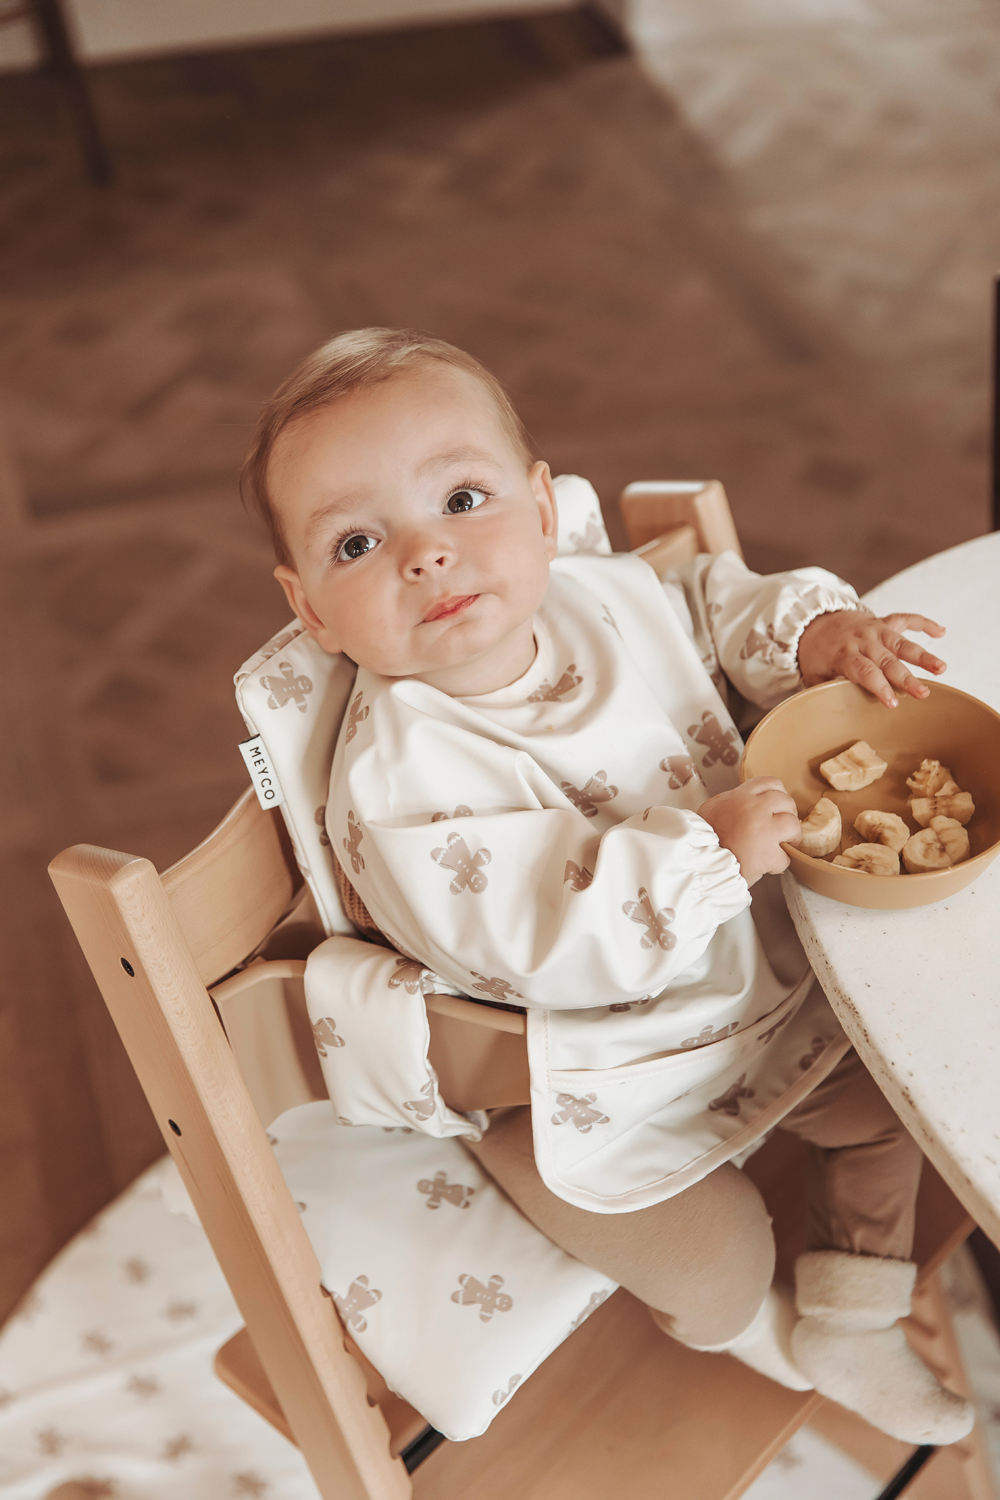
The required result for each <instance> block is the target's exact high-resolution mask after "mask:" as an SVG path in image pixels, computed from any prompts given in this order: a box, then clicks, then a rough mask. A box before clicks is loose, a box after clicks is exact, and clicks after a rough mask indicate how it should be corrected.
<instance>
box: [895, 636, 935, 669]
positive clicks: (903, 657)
mask: <svg viewBox="0 0 1000 1500" xmlns="http://www.w3.org/2000/svg"><path fill="white" fill-rule="evenodd" d="M893 649H894V650H895V652H896V655H897V656H898V657H899V659H900V661H908V662H911V663H912V664H913V666H915V667H923V669H924V671H925V672H937V673H941V672H943V671H945V669H946V667H947V665H948V663H947V662H944V661H942V660H941V658H940V656H932V655H931V653H930V652H929V651H925V650H924V648H923V646H918V645H917V643H916V641H908V640H906V639H905V638H904V639H903V640H901V641H899V642H898V644H897V645H896V646H895V647H894V648H893Z"/></svg>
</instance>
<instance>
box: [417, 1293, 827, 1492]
mask: <svg viewBox="0 0 1000 1500" xmlns="http://www.w3.org/2000/svg"><path fill="white" fill-rule="evenodd" d="M820 1400H821V1398H820V1397H818V1396H813V1395H811V1394H808V1393H807V1394H805V1395H801V1394H799V1393H798V1392H795V1391H788V1390H785V1388H784V1387H783V1386H779V1385H776V1384H775V1383H774V1381H771V1380H767V1379H765V1377H764V1376H762V1375H757V1374H756V1373H755V1372H754V1371H752V1370H749V1369H747V1367H746V1366H745V1365H741V1364H738V1363H737V1362H736V1361H735V1360H732V1359H730V1358H729V1357H728V1356H722V1357H720V1356H719V1355H712V1354H699V1353H697V1352H695V1351H694V1350H692V1349H686V1348H684V1346H683V1345H681V1344H678V1343H675V1342H674V1341H673V1340H672V1339H669V1338H667V1337H666V1335H664V1334H663V1333H661V1332H660V1331H659V1330H658V1329H657V1328H656V1327H655V1325H654V1324H653V1321H652V1319H651V1318H650V1317H649V1314H648V1313H647V1311H646V1309H645V1308H644V1307H643V1305H642V1303H640V1302H637V1301H636V1300H635V1298H634V1297H631V1296H629V1294H628V1293H627V1292H623V1291H619V1292H616V1293H615V1295H614V1296H613V1297H611V1298H610V1299H609V1300H608V1301H607V1302H606V1303H605V1304H604V1306H603V1307H599V1308H598V1309H597V1311H596V1312H595V1313H594V1314H593V1315H592V1316H591V1317H590V1318H589V1319H588V1320H587V1322H586V1323H584V1324H583V1326H582V1328H579V1329H578V1330H577V1332H576V1333H574V1334H573V1335H572V1337H571V1338H569V1339H567V1340H566V1342H565V1343H563V1344H561V1345H560V1346H559V1348H558V1349H556V1350H555V1352H554V1353H552V1354H550V1355H549V1357H548V1359H547V1360H546V1361H545V1363H544V1364H543V1365H542V1366H541V1368H540V1369H538V1370H536V1371H535V1373H534V1374H533V1375H532V1376H531V1379H530V1380H529V1381H527V1382H526V1383H525V1385H524V1386H523V1387H522V1388H521V1389H519V1390H516V1391H515V1393H514V1395H513V1397H512V1398H511V1399H510V1401H509V1402H508V1403H507V1405H506V1406H505V1407H504V1408H503V1409H502V1410H501V1411H500V1412H499V1413H498V1415H497V1416H496V1417H495V1418H494V1420H493V1423H492V1425H491V1427H490V1428H489V1429H488V1430H487V1431H486V1432H485V1433H484V1434H483V1436H482V1437H478V1438H473V1439H471V1440H470V1441H469V1442H466V1443H445V1444H444V1445H443V1446H442V1447H440V1448H439V1449H438V1450H437V1451H436V1452H435V1453H433V1454H432V1455H431V1456H430V1458H428V1459H427V1461H426V1462H425V1463H424V1464H422V1465H421V1467H420V1468H419V1469H417V1471H416V1473H415V1474H414V1475H413V1492H414V1496H415V1500H471V1497H473V1496H474V1497H475V1500H581V1497H586V1500H618V1497H622V1500H668V1497H670V1500H673V1497H676V1500H735V1497H736V1496H738V1495H741V1494H742V1493H743V1491H744V1489H746V1488H747V1486H748V1485H749V1484H751V1483H752V1481H753V1480H754V1479H755V1478H756V1476H757V1475H758V1474H759V1473H760V1472H761V1471H762V1470H763V1469H764V1468H765V1467H766V1466H767V1464H768V1463H770V1461H771V1459H772V1458H773V1457H774V1455H775V1454H776V1453H778V1452H780V1450H781V1449H782V1448H783V1447H784V1445H785V1444H786V1443H787V1442H788V1440H789V1438H790V1437H791V1436H792V1434H793V1433H794V1432H795V1431H796V1430H797V1428H798V1427H800V1426H801V1425H802V1423H803V1422H804V1421H805V1420H806V1419H807V1418H808V1416H809V1414H810V1413H811V1411H812V1410H814V1409H815V1407H816V1406H818V1404H819V1402H820Z"/></svg>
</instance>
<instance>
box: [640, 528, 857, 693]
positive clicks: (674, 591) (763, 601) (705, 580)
mask: <svg viewBox="0 0 1000 1500" xmlns="http://www.w3.org/2000/svg"><path fill="white" fill-rule="evenodd" d="M661 581H662V583H663V587H664V590H665V592H666V594H667V597H668V598H669V599H670V602H671V603H672V604H673V606H674V608H675V609H676V610H677V613H678V615H679V616H680V618H681V620H682V623H684V624H685V625H686V626H687V627H688V629H689V632H690V634H691V636H692V638H693V639H694V642H695V645H696V646H697V648H698V651H699V653H700V655H701V658H702V661H703V663H704V666H705V669H706V671H707V672H708V674H709V676H710V677H711V678H712V680H713V682H714V683H715V685H716V687H717V688H719V689H720V691H722V690H723V688H724V686H725V683H724V680H723V679H726V680H728V682H729V683H731V684H732V686H733V687H734V688H735V689H736V691H737V692H738V693H739V694H740V696H741V697H742V698H744V699H746V700H747V702H749V703H752V704H755V705H756V706H757V707H758V708H762V709H764V710H765V711H766V710H767V709H771V708H774V706H775V704H777V703H780V702H781V701H782V699H784V698H787V697H789V696H790V695H791V694H792V693H796V692H798V691H799V689H800V688H801V687H802V685H803V684H802V675H801V673H800V672H799V664H798V649H799V641H800V640H801V638H802V632H803V631H804V630H805V628H806V626H807V625H808V624H810V623H811V621H813V620H815V619H816V618H817V617H818V616H819V615H824V614H830V613H832V612H834V611H837V610H843V609H864V605H862V604H861V602H860V600H859V599H858V596H857V594H856V593H855V591H854V590H853V589H852V588H851V586H850V584H847V583H844V582H843V580H842V579H840V578H837V577H836V575H835V574H833V573H828V572H827V571H826V569H825V568H795V569H793V570H792V571H790V572H788V573H771V574H768V575H766V576H762V575H761V574H760V573H753V572H751V571H750V569H749V568H748V567H747V566H746V564H745V563H744V562H743V561H742V559H741V558H739V557H737V555H736V553H735V552H721V553H719V554H717V555H709V554H705V553H703V554H702V555H700V556H699V557H696V558H695V559H694V561H693V562H690V563H687V564H686V565H685V566H684V567H683V568H678V569H676V570H674V571H673V572H670V573H667V574H665V575H664V576H663V578H662V580H661Z"/></svg>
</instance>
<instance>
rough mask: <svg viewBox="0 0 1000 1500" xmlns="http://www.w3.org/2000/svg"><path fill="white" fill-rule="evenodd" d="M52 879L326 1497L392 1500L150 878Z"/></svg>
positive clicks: (105, 867) (251, 1125)
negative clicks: (174, 1126)
mask: <svg viewBox="0 0 1000 1500" xmlns="http://www.w3.org/2000/svg"><path fill="white" fill-rule="evenodd" d="M49 868H50V873H51V875H52V879H53V882H54V884H55V886H56V889H57V891H58V893H59V896H60V898H61V900H62V903H63V906H64V907H65V909H66V913H67V915H68V917H69V919H70V922H71V924H72V926H73V929H74V931H75V932H76V935H77V938H78V940H79V942H80V946H81V947H82V948H83V951H84V954H85V956H86V958H87V961H88V963H89V964H90V967H91V970H92V972H93V974H94V976H95V978H96V980H97V982H98V985H99V986H100V989H101V992H102V994H103V996H104V1000H105V1003H106V1004H107V1006H108V1009H109V1011H110V1012H111V1015H112V1018H113V1020H114V1022H115V1025H116V1026H117V1028H118V1031H119V1034H120V1035H121V1038H122V1041H123V1042H124V1044H125V1047H126V1050H127V1051H128V1054H129V1057H130V1059H131V1061H132V1065H133V1067H134V1068H135V1070H136V1073H137V1074H138V1076H139V1081H140V1083H141V1084H142V1086H143V1089H144V1090H145V1093H146V1097H147V1099H148V1100H149V1103H150V1106H151V1108H152V1110H153V1113H154V1116H155V1117H156V1121H157V1123H158V1125H159V1126H160V1129H161V1131H162V1132H163V1138H164V1141H165V1142H166V1144H167V1146H168V1147H169V1149H170V1152H171V1155H172V1156H173V1158H174V1161H175V1162H176V1163H177V1166H178V1168H179V1170H180V1173H181V1177H182V1178H183V1180H184V1183H185V1186H186V1187H187V1189H188V1192H189V1193H190V1194H191V1198H192V1200H193V1202H194V1206H195V1209H196V1211H197V1213H198V1216H199V1218H200V1220H201V1223H202V1225H203V1227H204V1229H205V1232H206V1234H207V1235H208V1238H209V1241H210V1242H211V1245H212V1248H213V1250H214V1251H215V1254H216V1256H217V1258H218V1260H219V1264H220V1265H221V1267H222V1270H223V1272H224V1274H225V1277H226V1280H227V1281H228V1283H229V1286H230V1288H231V1290H232V1292H233V1296H234V1297H235V1299H236V1303H237V1305H238V1306H239V1308H240V1311H241V1312H242V1314H243V1318H244V1320H245V1322H246V1324H247V1326H248V1328H249V1329H250V1331H251V1335H252V1337H253V1341H254V1345H255V1347H256V1348H257V1350H258V1351H259V1353H260V1357H261V1359H262V1361H263V1363H264V1364H265V1366H266V1368H267V1371H268V1376H269V1378H270V1381H271V1383H272V1385H273V1386H274V1389H275V1391H276V1393H277V1396H278V1399H279V1401H280V1403H281V1406H282V1408H283V1410H284V1411H285V1414H286V1416H287V1418H288V1422H289V1425H290V1427H291V1429H292V1431H293V1432H294V1434H295V1438H296V1441H297V1442H298V1445H299V1446H300V1448H301V1449H302V1452H303V1454H304V1455H305V1458H306V1460H307V1462H308V1464H309V1468H310V1470H311V1472H312V1475H313V1478H314V1479H315V1482H316V1485H317V1487H318V1489H319V1491H320V1494H321V1495H322V1496H323V1500H405V1497H407V1496H408V1495H409V1493H410V1487H409V1481H408V1479H407V1475H406V1472H405V1470H404V1469H403V1466H402V1465H401V1464H400V1463H399V1462H398V1461H397V1460H395V1459H393V1458H392V1457H391V1456H390V1454H389V1449H388V1443H389V1434H388V1430H387V1428H386V1425H385V1422H384V1421H383V1419H382V1417H381V1415H380V1413H379V1412H378V1410H377V1409H376V1408H374V1407H371V1406H369V1404H368V1401H367V1399H366V1392H365V1382H364V1379H363V1376H362V1374H361V1372H360V1370H359V1368H358V1366H357V1364H356V1363H355V1362H354V1360H352V1359H351V1358H350V1356H349V1355H348V1354H347V1353H346V1351H345V1350H344V1347H343V1334H342V1330H341V1325H340V1323H339V1320H338V1318H337V1316H336V1312H335V1310H334V1307H333V1304H332V1302H331V1300H330V1299H329V1298H327V1297H325V1296H324V1295H323V1293H322V1291H321V1288H320V1270H319V1263H318V1261H317V1259H316V1254H315V1251H314V1250H313V1248H312V1246H311V1244H310V1243H309V1239H308V1236H307V1235H306V1232H305V1229H304V1228H303V1225H302V1222H301V1220H300V1218H299V1215H298V1213H297V1212H296V1210H295V1206H294V1204H293V1203H292V1200H291V1195H290V1194H289V1191H288V1187H287V1185H286V1184H285V1181H284V1178H283V1177H282V1176H281V1172H280V1171H279V1169H278V1164H277V1162H276V1160H275V1157H274V1153H273V1152H272V1151H271V1149H270V1147H269V1145H268V1143H267V1137H266V1135H265V1133H264V1130H263V1127H262V1125H261V1123H260V1121H259V1120H258V1118H257V1115H256V1113H255V1111H254V1107H253V1104H252V1102H251V1100H250V1097H249V1094H248V1093H247V1090H246V1087H245V1085H244V1083H243V1079H242V1077H241V1075H240V1071H239V1068H238V1066H237V1064H236V1060H235V1058H234V1056H233V1053H232V1051H231V1049H230V1047H229V1045H228V1043H227V1041H226V1038H225V1034H224V1032H223V1031H222V1028H221V1027H220V1025H219V1023H218V1018H217V1017H216V1014H215V1011H214V1010H213V1008H212V1003H211V1001H210V999H209V997H208V994H207V992H206V990H205V988H204V985H203V983H202V981H201V978H200V975H199V972H198V968H197V966H196V964H195V961H194V959H193V957H192V955H191V952H190V950H189V949H188V948H187V946H186V944H185V942H184V939H183V935H182V933H181V931H180V928H179V926H178V921H177V916H176V914H175V912H174V910H173V908H172V906H171V903H170V901H169V899H168V896H167V893H166V891H165V890H164V888H163V885H162V884H161V882H160V879H159V877H158V875H157V873H156V871H155V869H154V868H153V866H152V865H151V864H150V863H149V861H148V860H144V859H133V858H132V857H130V856H129V855H126V854H116V853H114V852H112V851H110V850H106V849H96V848H92V847H89V846H86V845H78V846H77V847H76V848H73V849H68V850H66V851H64V853H62V854H60V855H59V856H57V858H56V859H55V860H53V862H52V864H51V865H50V867H49ZM122 960H124V961H125V963H124V964H123V962H122ZM126 964H127V965H128V968H127V969H126V967H125V965H126ZM171 1121H173V1122H174V1124H175V1125H176V1126H177V1128H178V1131H179V1134H178V1133H175V1131H174V1129H173V1128H172V1127H171V1124H170V1122H171Z"/></svg>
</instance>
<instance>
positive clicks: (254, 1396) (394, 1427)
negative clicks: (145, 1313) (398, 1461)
mask: <svg viewBox="0 0 1000 1500" xmlns="http://www.w3.org/2000/svg"><path fill="white" fill-rule="evenodd" d="M344 1347H345V1349H346V1350H347V1351H348V1353H349V1354H350V1355H351V1357H352V1359H354V1360H356V1361H357V1363H358V1365H359V1366H360V1368H361V1370H362V1372H363V1374H364V1377H365V1383H366V1385H367V1389H368V1399H369V1401H374V1402H375V1404H376V1405H377V1406H378V1408H379V1410H380V1411H381V1413H382V1415H383V1417H384V1418H385V1422H386V1426H387V1427H388V1429H389V1451H390V1452H391V1453H392V1454H393V1455H396V1454H399V1453H402V1451H403V1449H404V1448H406V1447H407V1446H408V1445H409V1444H410V1443H412V1442H413V1440H414V1438H416V1437H419V1436H420V1434H421V1433H422V1432H423V1430H424V1428H425V1427H426V1426H427V1425H428V1424H427V1422H426V1420H425V1418H424V1417H422V1416H421V1415H420V1413H419V1412H418V1411H415V1410H414V1408H413V1407H412V1406H411V1405H410V1404H409V1402H408V1401H404V1400H403V1398H402V1396H397V1395H396V1393H395V1391H390V1389H389V1387H388V1386H387V1385H386V1383H385V1381H384V1380H383V1379H382V1377H381V1375H380V1374H379V1373H378V1371H377V1370H376V1368H375V1366H374V1365H373V1364H372V1363H371V1362H370V1361H369V1360H367V1359H366V1358H365V1356H364V1355H363V1354H362V1352H361V1350H360V1349H359V1348H358V1346H357V1344H356V1343H355V1342H354V1340H353V1339H352V1338H351V1336H350V1334H347V1333H345V1335H344ZM215 1373H216V1374H217V1375H218V1377H219V1379H220V1380H221V1381H222V1382H223V1384H225V1385H228V1386H229V1388H230V1390H232V1391H235V1392H236V1394H237V1396H239V1397H240V1398H241V1399H242V1400H243V1401H245V1402H246V1403H247V1405H248V1406H252V1407H253V1409H254V1411H255V1412H257V1414H258V1415H259V1416H261V1417H263V1418H264V1421H265V1422H270V1424H271V1426H272V1427H274V1428H275V1429H276V1430H277V1431H278V1432H280V1433H281V1435H282V1437H285V1438H287V1439H288V1441H289V1442H290V1443H294V1441H295V1438H294V1437H293V1436H292V1430H291V1428H290V1427H289V1425H288V1421H287V1418H286V1417H285V1413H284V1412H283V1411H282V1409H281V1405H280V1403H279V1401H278V1398H277V1396H276V1395H275V1394H274V1387H273V1385H272V1384H271V1382H270V1381H269V1380H268V1378H267V1374H266V1372H265V1370H264V1366H263V1365H262V1364H261V1362H260V1360H259V1359H258V1358H257V1351H256V1349H255V1348H254V1346H253V1340H252V1339H251V1338H250V1335H249V1333H248V1332H247V1330H246V1329H245V1328H241V1329H240V1330H239V1332H238V1333H234V1334H233V1336H232V1338H231V1339H229V1340H228V1341H227V1342H226V1343H225V1344H223V1346H222V1348H221V1349H219V1350H218V1351H217V1353H216V1356H215Z"/></svg>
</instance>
